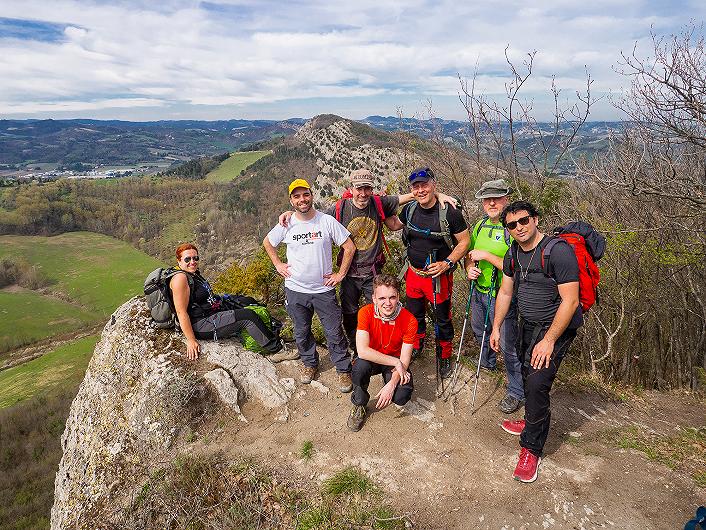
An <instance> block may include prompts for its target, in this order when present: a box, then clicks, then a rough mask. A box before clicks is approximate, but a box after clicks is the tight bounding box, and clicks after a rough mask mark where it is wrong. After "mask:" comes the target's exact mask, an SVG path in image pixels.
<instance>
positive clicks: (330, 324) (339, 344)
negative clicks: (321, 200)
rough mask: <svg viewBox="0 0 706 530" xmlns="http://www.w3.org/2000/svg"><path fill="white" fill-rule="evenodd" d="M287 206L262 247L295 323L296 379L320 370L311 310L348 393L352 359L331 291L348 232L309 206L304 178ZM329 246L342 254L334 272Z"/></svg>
mask: <svg viewBox="0 0 706 530" xmlns="http://www.w3.org/2000/svg"><path fill="white" fill-rule="evenodd" d="M289 202H290V204H291V205H292V208H293V209H294V215H292V218H291V219H290V222H289V224H288V226H286V227H284V226H282V225H280V224H277V225H275V227H274V228H273V229H272V230H270V232H269V233H268V234H267V236H266V237H265V239H264V241H263V245H264V247H265V250H266V251H267V254H268V255H269V257H270V259H271V260H272V263H273V264H274V266H275V268H276V269H277V272H278V273H279V274H280V275H281V276H283V277H284V290H285V294H286V297H287V298H286V306H287V313H289V316H290V317H291V318H292V322H293V323H294V339H295V340H296V343H297V347H298V348H299V355H300V356H301V359H302V367H301V368H300V370H301V378H300V381H301V382H302V383H304V384H308V383H311V380H312V379H314V378H315V377H316V373H317V371H318V367H319V356H318V353H317V351H316V341H315V340H314V335H313V333H312V332H311V321H312V318H313V317H314V312H316V314H317V315H318V316H319V320H320V321H321V326H322V327H323V328H324V334H325V335H326V344H327V346H328V350H329V354H330V356H331V361H332V362H333V364H334V366H335V367H336V372H337V373H338V378H339V390H340V391H341V392H350V391H351V389H352V382H351V359H350V355H349V354H348V343H347V340H346V337H345V335H344V333H343V330H342V328H341V306H340V305H338V301H337V300H336V291H335V289H336V285H338V284H339V283H340V282H341V280H342V279H343V278H344V277H345V276H346V273H347V272H348V268H349V267H350V265H351V261H352V260H353V254H354V253H355V245H354V244H353V241H352V240H351V238H350V232H349V231H348V230H347V229H346V228H345V227H344V226H343V225H342V224H341V223H339V222H338V221H336V219H334V218H333V217H331V216H330V215H326V214H324V213H322V212H319V211H317V210H316V209H315V208H314V198H313V195H312V193H311V187H310V186H309V183H308V182H307V181H306V180H304V179H295V180H294V181H292V183H291V184H290V185H289ZM280 243H284V244H286V245H287V262H286V263H284V262H282V260H280V259H279V256H278V255H277V250H276V247H277V246H278V245H279V244H280ZM334 243H335V244H336V245H339V246H340V247H341V248H342V251H343V260H342V262H341V266H340V267H339V270H338V272H336V273H334V272H333V260H332V244H334Z"/></svg>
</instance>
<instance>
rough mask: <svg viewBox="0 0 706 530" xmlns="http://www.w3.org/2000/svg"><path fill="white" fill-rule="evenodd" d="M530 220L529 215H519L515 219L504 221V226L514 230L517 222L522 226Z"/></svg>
mask: <svg viewBox="0 0 706 530" xmlns="http://www.w3.org/2000/svg"><path fill="white" fill-rule="evenodd" d="M529 222H530V216H529V215H525V216H524V217H520V218H519V219H518V220H517V221H510V222H509V223H505V228H507V229H508V230H514V229H515V228H517V223H520V224H521V225H522V226H527V225H528V224H529Z"/></svg>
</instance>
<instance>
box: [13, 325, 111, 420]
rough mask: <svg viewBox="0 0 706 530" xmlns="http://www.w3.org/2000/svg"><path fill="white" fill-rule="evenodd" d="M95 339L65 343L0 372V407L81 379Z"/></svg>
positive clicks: (96, 339)
mask: <svg viewBox="0 0 706 530" xmlns="http://www.w3.org/2000/svg"><path fill="white" fill-rule="evenodd" d="M98 338H99V337H98V335H91V336H89V337H84V338H82V339H78V340H75V341H73V342H69V343H67V344H64V345H63V346H59V347H58V348H56V349H55V350H54V351H51V352H49V353H45V354H44V355H42V356H41V357H38V358H36V359H34V360H32V361H29V362H26V363H24V364H22V365H19V366H15V367H13V368H8V369H7V370H3V371H2V372H0V409H1V408H3V407H7V406H9V405H14V404H15V403H17V402H18V401H22V400H25V399H27V398H29V397H31V396H33V395H35V394H39V393H44V392H46V391H49V390H52V389H56V388H68V387H74V386H76V385H77V384H78V383H79V382H80V381H81V379H83V376H84V373H85V372H86V367H87V366H88V361H89V360H90V358H91V355H92V353H93V349H94V348H95V346H96V343H97V342H98Z"/></svg>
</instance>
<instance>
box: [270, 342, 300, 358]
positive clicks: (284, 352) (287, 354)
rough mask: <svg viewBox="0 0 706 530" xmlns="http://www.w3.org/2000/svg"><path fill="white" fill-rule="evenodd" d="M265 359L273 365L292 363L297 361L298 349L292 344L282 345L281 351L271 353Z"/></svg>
mask: <svg viewBox="0 0 706 530" xmlns="http://www.w3.org/2000/svg"><path fill="white" fill-rule="evenodd" d="M267 359H268V360H269V361H270V362H273V363H280V362H282V361H294V360H295V359H299V349H298V348H297V347H296V345H294V344H287V343H286V342H284V343H282V349H281V350H280V351H278V352H277V353H273V354H271V355H268V356H267Z"/></svg>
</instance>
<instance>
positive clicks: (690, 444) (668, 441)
mask: <svg viewBox="0 0 706 530" xmlns="http://www.w3.org/2000/svg"><path fill="white" fill-rule="evenodd" d="M606 439H607V440H608V441H609V443H612V444H613V445H616V446H618V447H622V448H623V449H635V450H636V451H640V452H641V453H644V454H645V456H647V458H649V459H650V460H653V461H655V462H659V463H660V464H663V465H665V466H667V467H669V468H670V469H674V470H679V471H685V472H687V473H688V474H689V475H691V476H692V478H693V479H694V481H695V482H696V484H698V485H700V486H702V487H705V486H706V473H704V472H703V470H704V469H706V427H701V428H700V429H696V428H693V427H689V428H681V429H680V430H679V433H678V434H676V435H673V436H664V435H658V434H651V433H647V432H645V431H644V429H640V428H638V427H636V426H632V427H626V428H620V429H611V430H610V431H607V432H606Z"/></svg>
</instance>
